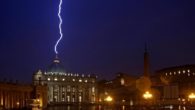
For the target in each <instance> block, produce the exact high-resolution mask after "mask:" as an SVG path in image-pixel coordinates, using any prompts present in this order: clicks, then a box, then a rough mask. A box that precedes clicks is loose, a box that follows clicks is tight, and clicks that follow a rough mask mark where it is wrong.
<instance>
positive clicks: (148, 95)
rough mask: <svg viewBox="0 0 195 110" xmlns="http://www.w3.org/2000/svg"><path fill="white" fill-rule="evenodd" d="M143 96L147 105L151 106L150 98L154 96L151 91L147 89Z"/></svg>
mask: <svg viewBox="0 0 195 110" xmlns="http://www.w3.org/2000/svg"><path fill="white" fill-rule="evenodd" d="M143 98H144V99H145V102H146V105H147V106H149V105H150V100H151V99H152V98H153V95H152V94H151V93H150V92H149V91H146V92H145V93H144V94H143Z"/></svg>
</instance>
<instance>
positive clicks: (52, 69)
mask: <svg viewBox="0 0 195 110" xmlns="http://www.w3.org/2000/svg"><path fill="white" fill-rule="evenodd" d="M46 72H47V74H64V73H66V71H65V69H64V67H63V65H62V64H61V63H60V60H59V58H58V57H56V58H55V59H54V60H53V63H52V64H51V65H49V66H48V68H47V70H46Z"/></svg>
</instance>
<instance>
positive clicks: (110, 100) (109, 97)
mask: <svg viewBox="0 0 195 110" xmlns="http://www.w3.org/2000/svg"><path fill="white" fill-rule="evenodd" d="M104 100H105V101H106V102H112V101H113V98H112V97H111V96H107V97H106V98H105V99H104Z"/></svg>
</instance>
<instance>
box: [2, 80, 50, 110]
mask: <svg viewBox="0 0 195 110" xmlns="http://www.w3.org/2000/svg"><path fill="white" fill-rule="evenodd" d="M33 97H34V98H37V99H39V107H43V108H44V107H46V106H47V92H46V87H45V86H32V85H22V84H17V83H10V82H1V83H0V109H2V108H5V109H8V110H9V109H19V108H26V107H30V105H29V104H30V103H28V100H31V99H32V98H33Z"/></svg>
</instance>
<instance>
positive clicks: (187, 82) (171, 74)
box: [156, 65, 195, 99]
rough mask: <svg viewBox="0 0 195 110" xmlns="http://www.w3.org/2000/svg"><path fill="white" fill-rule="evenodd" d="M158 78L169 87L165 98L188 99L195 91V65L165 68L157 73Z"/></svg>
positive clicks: (165, 92)
mask: <svg viewBox="0 0 195 110" xmlns="http://www.w3.org/2000/svg"><path fill="white" fill-rule="evenodd" d="M156 76H157V77H158V79H160V80H161V82H162V83H163V84H164V86H165V87H167V90H165V91H164V98H172V99H173V98H175V99H179V98H187V97H188V95H189V93H190V92H193V91H194V90H195V65H182V66H174V67H168V68H164V69H161V70H158V71H156ZM171 86H172V88H168V87H171Z"/></svg>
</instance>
